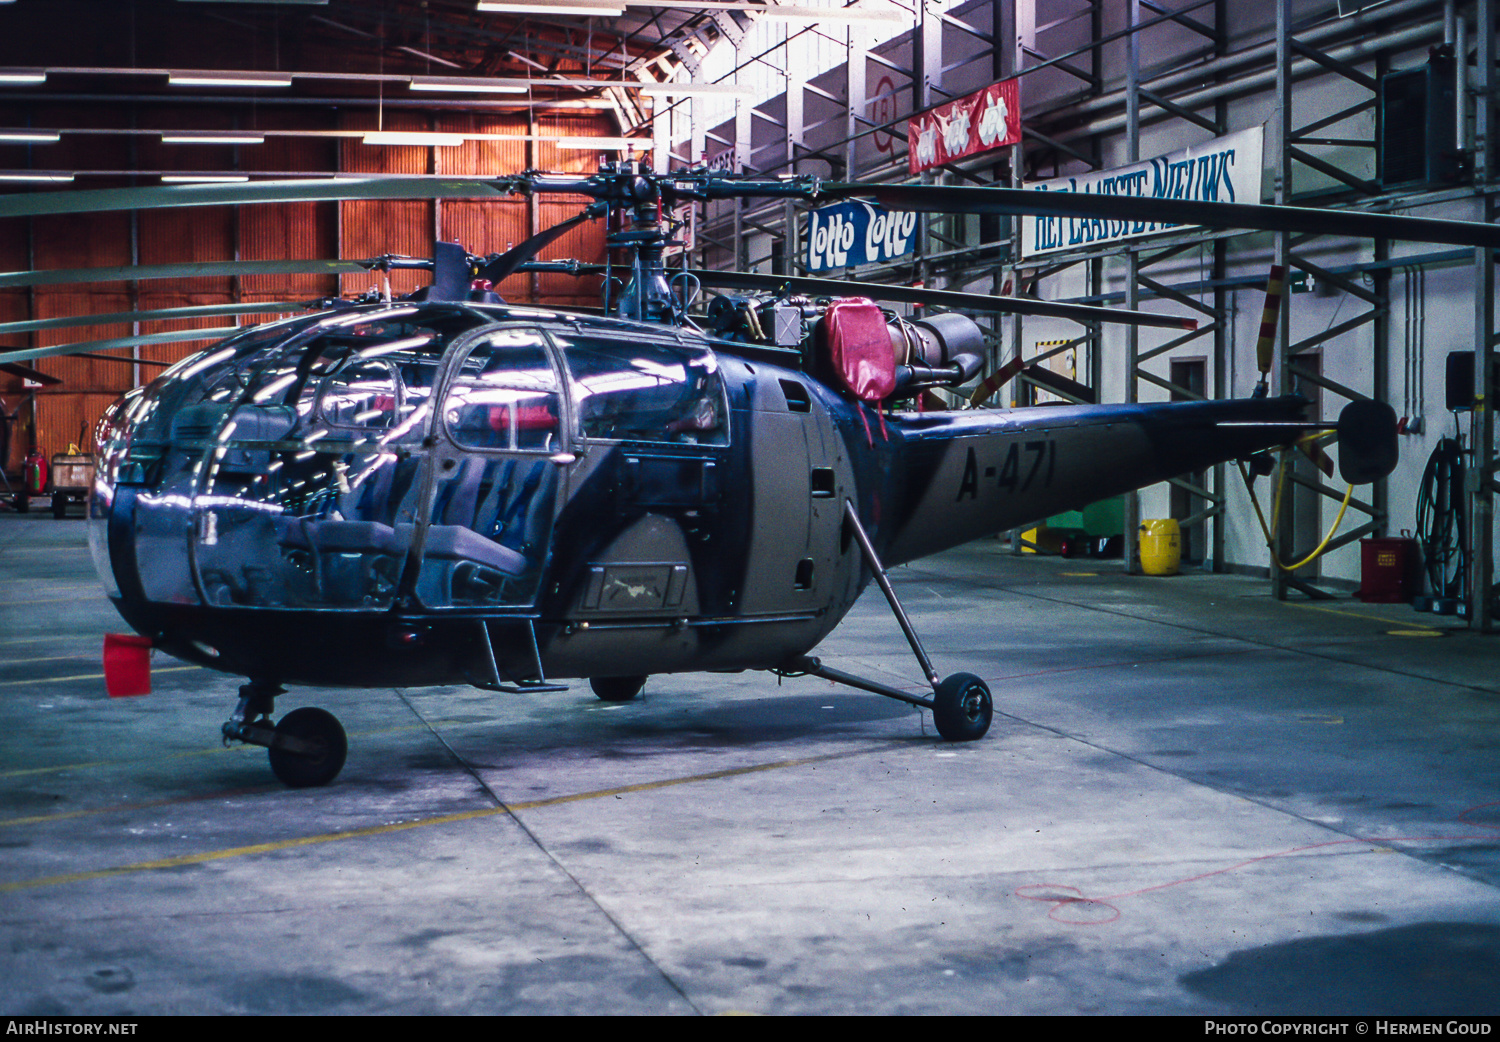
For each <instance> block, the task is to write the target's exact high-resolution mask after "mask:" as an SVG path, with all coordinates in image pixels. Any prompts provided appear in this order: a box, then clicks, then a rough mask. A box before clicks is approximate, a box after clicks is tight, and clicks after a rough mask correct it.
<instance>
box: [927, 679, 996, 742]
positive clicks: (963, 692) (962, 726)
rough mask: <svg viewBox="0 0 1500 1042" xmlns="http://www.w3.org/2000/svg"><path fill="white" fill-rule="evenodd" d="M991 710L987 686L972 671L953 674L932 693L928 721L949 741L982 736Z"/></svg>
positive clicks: (972, 739) (993, 712) (990, 715)
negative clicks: (930, 719) (930, 711)
mask: <svg viewBox="0 0 1500 1042" xmlns="http://www.w3.org/2000/svg"><path fill="white" fill-rule="evenodd" d="M994 714H995V707H994V704H993V703H992V702H991V701H990V689H989V686H988V685H986V684H985V682H984V681H983V680H980V679H979V678H978V677H976V676H975V675H974V674H972V673H955V674H953V675H952V676H951V677H949V678H948V679H947V680H944V681H943V682H942V683H941V684H939V685H938V686H937V691H936V692H935V693H934V695H933V706H932V721H933V723H935V724H936V725H937V729H938V734H940V735H942V736H943V737H944V738H945V739H947V740H948V741H950V742H972V741H974V740H976V739H979V738H983V737H984V736H985V733H986V732H987V731H989V729H990V720H991V718H992V717H993V716H994Z"/></svg>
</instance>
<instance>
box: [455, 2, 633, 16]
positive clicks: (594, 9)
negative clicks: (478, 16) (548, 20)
mask: <svg viewBox="0 0 1500 1042" xmlns="http://www.w3.org/2000/svg"><path fill="white" fill-rule="evenodd" d="M478 9H479V10H481V11H498V12H501V13H505V14H552V15H557V14H569V15H574V16H576V17H578V18H589V17H598V18H618V17H620V16H621V15H623V14H624V13H625V7H624V5H623V4H622V3H619V2H616V3H615V4H614V5H613V6H611V5H610V3H609V2H608V0H602V2H601V3H597V4H574V3H567V2H565V0H554V2H553V3H546V4H542V3H525V2H517V3H510V2H509V0H481V2H480V3H479V5H478Z"/></svg>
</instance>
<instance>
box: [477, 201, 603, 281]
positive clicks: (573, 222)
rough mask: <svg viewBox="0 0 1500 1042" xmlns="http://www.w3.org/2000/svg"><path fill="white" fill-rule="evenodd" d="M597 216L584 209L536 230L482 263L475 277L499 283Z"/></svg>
mask: <svg viewBox="0 0 1500 1042" xmlns="http://www.w3.org/2000/svg"><path fill="white" fill-rule="evenodd" d="M597 216H599V215H598V214H595V213H590V212H589V211H588V210H585V211H584V212H583V213H581V214H578V215H577V216H575V217H569V218H568V219H567V220H566V221H563V222H561V223H560V224H554V225H553V226H552V227H551V228H548V229H547V230H546V231H544V232H538V233H537V234H535V235H533V236H532V237H531V238H529V239H527V240H526V241H525V242H523V243H521V244H520V245H519V246H512V247H511V248H510V249H508V250H506V251H505V252H504V253H502V254H501V255H500V256H499V257H496V258H495V259H494V260H492V261H490V262H489V263H488V264H486V265H484V266H483V267H482V268H480V269H479V274H478V276H477V277H478V278H481V279H488V280H489V281H490V283H491V284H492V285H495V286H498V285H500V283H501V281H502V280H504V279H505V278H506V277H508V276H510V275H512V274H514V273H515V270H516V269H517V268H519V267H520V266H521V265H523V264H525V263H526V262H527V261H529V260H531V258H533V257H535V256H536V255H537V254H538V253H540V252H541V251H542V249H543V247H545V246H547V245H548V244H549V243H551V242H553V241H555V240H557V239H560V238H562V237H563V236H564V235H565V234H567V233H568V232H569V231H571V230H572V229H573V228H574V227H576V226H577V225H580V224H582V223H583V222H584V221H587V220H591V219H592V218H594V217H597Z"/></svg>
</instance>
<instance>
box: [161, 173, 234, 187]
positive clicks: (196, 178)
mask: <svg viewBox="0 0 1500 1042" xmlns="http://www.w3.org/2000/svg"><path fill="white" fill-rule="evenodd" d="M248 180H250V175H249V174H162V175H161V181H162V184H170V185H186V184H235V183H238V182H241V181H248Z"/></svg>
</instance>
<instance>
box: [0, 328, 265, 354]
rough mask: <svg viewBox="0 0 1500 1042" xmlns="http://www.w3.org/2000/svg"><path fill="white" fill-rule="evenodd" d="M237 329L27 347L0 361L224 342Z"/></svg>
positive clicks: (191, 331)
mask: <svg viewBox="0 0 1500 1042" xmlns="http://www.w3.org/2000/svg"><path fill="white" fill-rule="evenodd" d="M240 329H241V327H240V326H221V327H219V328H217V329H179V330H177V331H175V332H172V333H143V334H142V335H140V336H122V337H115V338H113V339H111V340H89V341H84V342H80V343H74V344H53V345H52V346H51V347H26V348H19V349H16V350H11V351H3V352H0V362H25V361H27V360H29V359H33V358H53V357H56V356H57V355H81V354H83V353H84V352H86V351H112V350H114V349H115V348H117V347H135V346H136V345H137V344H176V343H187V342H190V341H193V340H223V339H224V338H225V337H228V336H233V335H234V334H236V333H238V332H239V331H240Z"/></svg>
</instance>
